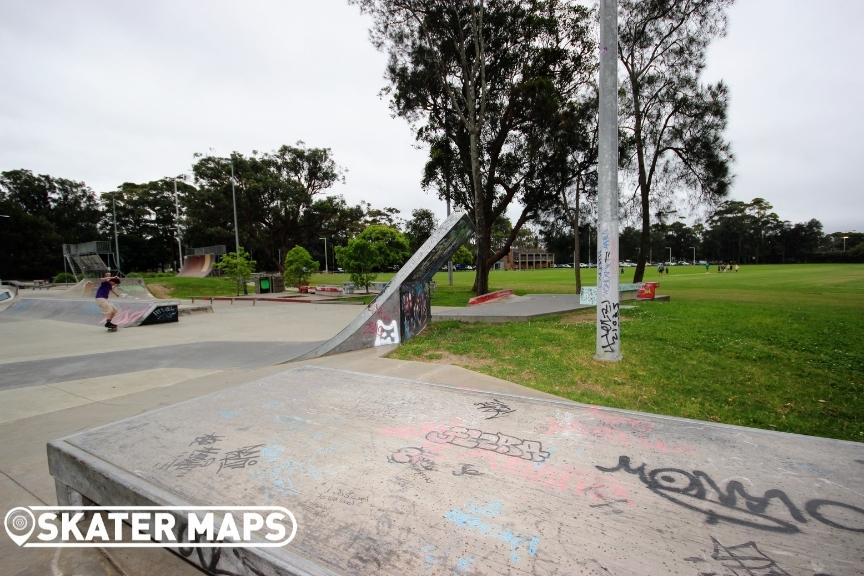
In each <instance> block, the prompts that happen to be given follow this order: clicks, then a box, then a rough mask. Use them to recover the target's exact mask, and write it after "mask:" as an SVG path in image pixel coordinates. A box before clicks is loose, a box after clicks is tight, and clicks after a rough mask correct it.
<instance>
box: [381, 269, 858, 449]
mask: <svg viewBox="0 0 864 576" xmlns="http://www.w3.org/2000/svg"><path fill="white" fill-rule="evenodd" d="M572 273H573V271H572V270H563V269H558V270H541V271H535V272H497V273H495V274H494V275H493V277H492V279H491V284H492V286H493V287H494V288H504V287H508V288H516V289H517V291H519V292H522V293H526V292H527V293H538V292H566V291H568V288H569V290H572V284H571V285H570V286H568V282H569V283H572ZM439 276H441V275H439ZM444 276H445V278H444V279H443V280H444V282H443V283H444V284H446V275H444ZM623 278H624V281H629V280H630V278H631V274H630V273H628V271H626V270H625V274H624V277H623ZM436 279H437V278H436ZM658 279H659V281H660V290H659V292H660V293H662V294H669V295H671V296H672V302H671V303H669V304H660V303H638V304H636V305H635V307H634V308H632V309H628V310H625V311H624V312H623V321H622V350H623V353H624V359H623V360H622V361H621V362H620V363H618V364H607V363H601V362H597V361H595V360H593V353H594V317H593V311H592V312H591V313H589V314H585V313H582V314H578V313H574V314H569V315H563V316H561V317H552V318H547V319H542V320H539V321H534V322H530V323H512V324H495V325H481V324H459V323H455V322H446V323H440V324H434V325H432V326H431V327H430V328H429V329H427V330H426V331H425V332H424V333H423V334H421V335H420V336H419V337H417V338H415V339H413V340H411V341H410V342H408V343H406V344H405V345H403V346H402V347H401V348H399V349H398V350H397V351H396V352H395V353H394V354H393V356H394V357H396V358H403V359H416V360H426V361H432V362H447V363H451V364H457V365H461V366H464V367H467V368H470V369H472V370H476V371H479V372H483V373H486V374H490V375H493V376H497V377H500V378H504V379H506V380H511V381H513V382H518V383H520V384H524V385H526V386H530V387H533V388H537V389H539V390H543V391H546V392H550V393H552V394H557V395H559V396H563V397H566V398H570V399H572V400H577V401H581V402H588V403H594V404H601V405H606V406H616V407H621V408H628V409H633V410H642V411H646V412H655V413H661V414H670V415H676V416H683V417H687V418H696V419H702V420H712V421H716V422H726V423H730V424H740V425H744V426H755V427H760V428H768V429H773V430H783V431H787V432H797V433H801V434H812V435H818V436H828V437H833V438H842V439H847V440H856V441H864V266H862V265H830V264H824V265H794V266H793V265H789V266H745V267H742V269H741V271H740V272H738V273H734V272H728V273H723V274H719V273H717V272H716V268H713V269H712V270H711V272H709V273H706V272H705V269H704V268H702V267H676V268H673V270H672V273H671V274H669V275H668V276H666V275H664V276H663V277H662V278H659V277H658V274H657V272H656V270H651V271H650V272H649V273H648V275H647V277H646V280H658ZM437 280H438V283H439V292H445V293H446V292H447V291H448V288H447V287H445V286H442V281H441V279H437ZM472 280H473V277H472V276H471V275H470V274H466V273H462V274H459V275H457V280H456V284H457V285H456V286H454V289H453V294H459V293H460V292H459V291H460V290H462V289H465V290H467V289H469V288H470V286H469V284H470V282H471V281H472ZM584 280H586V281H587V283H588V284H593V281H594V277H593V271H589V273H588V274H586V275H585V276H584Z"/></svg>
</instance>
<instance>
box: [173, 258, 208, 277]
mask: <svg viewBox="0 0 864 576" xmlns="http://www.w3.org/2000/svg"><path fill="white" fill-rule="evenodd" d="M214 264H216V256H215V255H213V254H195V255H192V256H186V258H184V259H183V267H182V268H181V269H180V271H179V272H177V276H187V277H190V278H204V277H206V276H209V275H210V273H211V272H213V265H214Z"/></svg>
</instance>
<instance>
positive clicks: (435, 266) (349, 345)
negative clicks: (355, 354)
mask: <svg viewBox="0 0 864 576" xmlns="http://www.w3.org/2000/svg"><path fill="white" fill-rule="evenodd" d="M473 231H474V225H473V224H472V222H471V219H470V218H469V217H468V215H467V214H465V213H464V212H457V213H454V214H451V215H450V216H449V217H448V218H447V220H445V221H444V223H443V224H441V226H439V227H438V229H437V230H435V232H433V233H432V235H431V236H430V237H429V239H428V240H426V242H424V243H423V245H422V246H421V247H420V248H419V249H418V250H417V252H415V253H414V255H413V256H411V258H410V259H409V260H408V261H407V262H406V263H405V264H404V265H403V266H402V268H400V269H399V271H398V272H397V273H396V275H395V276H394V277H393V278H392V279H391V280H390V282H388V283H387V286H386V287H385V288H384V290H382V291H381V293H380V294H378V296H377V297H376V298H375V300H373V301H372V302H371V303H370V304H369V305H368V306H367V307H366V309H365V310H363V312H361V313H360V314H359V315H358V316H357V318H355V319H354V320H352V321H351V323H350V324H348V326H346V327H345V328H344V329H343V330H342V331H341V332H339V334H337V335H336V336H334V337H333V338H331V339H330V340H328V341H327V342H325V343H324V344H322V345H321V346H319V347H318V348H316V349H315V350H312V351H311V352H309V353H308V354H305V355H304V356H302V357H301V358H300V359H308V358H317V357H319V356H326V355H328V354H339V353H341V352H349V351H351V350H359V349H361V348H371V347H373V346H386V345H389V344H399V343H400V342H404V341H406V340H408V339H410V338H412V337H413V336H415V335H416V334H418V333H419V332H420V331H421V330H423V328H425V327H426V325H427V324H428V323H429V319H430V318H431V315H432V309H431V297H432V295H431V293H430V289H429V282H430V281H431V280H432V277H433V276H434V275H435V273H436V272H438V271H439V270H440V269H441V267H442V266H443V265H444V264H445V263H446V262H447V261H448V260H449V259H450V257H451V256H452V255H453V253H454V252H456V250H458V249H459V247H460V246H462V244H464V243H465V242H466V241H467V240H468V238H470V236H471V234H472V233H473Z"/></svg>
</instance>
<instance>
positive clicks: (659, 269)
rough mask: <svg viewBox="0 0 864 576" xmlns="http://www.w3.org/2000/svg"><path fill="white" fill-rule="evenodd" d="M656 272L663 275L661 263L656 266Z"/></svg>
mask: <svg viewBox="0 0 864 576" xmlns="http://www.w3.org/2000/svg"><path fill="white" fill-rule="evenodd" d="M657 272H658V273H659V274H660V275H661V276H662V275H663V264H662V263H661V264H660V265H658V266H657Z"/></svg>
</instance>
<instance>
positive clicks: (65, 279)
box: [52, 272, 77, 284]
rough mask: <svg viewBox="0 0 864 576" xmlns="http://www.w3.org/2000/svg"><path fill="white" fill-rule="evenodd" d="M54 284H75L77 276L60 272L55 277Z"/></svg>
mask: <svg viewBox="0 0 864 576" xmlns="http://www.w3.org/2000/svg"><path fill="white" fill-rule="evenodd" d="M52 282H54V284H74V283H75V282H77V280H75V276H74V275H73V274H71V273H69V272H60V273H59V274H57V275H56V276H54V279H53V280H52Z"/></svg>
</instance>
